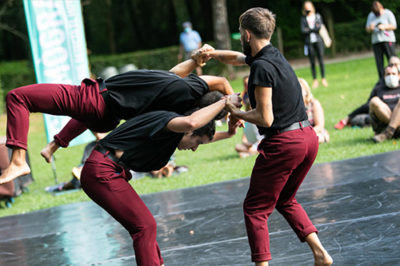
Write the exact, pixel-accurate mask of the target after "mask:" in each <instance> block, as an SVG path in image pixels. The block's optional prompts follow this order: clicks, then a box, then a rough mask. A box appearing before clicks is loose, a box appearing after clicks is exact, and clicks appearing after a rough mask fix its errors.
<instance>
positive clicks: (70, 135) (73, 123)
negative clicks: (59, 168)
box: [40, 118, 87, 163]
mask: <svg viewBox="0 0 400 266" xmlns="http://www.w3.org/2000/svg"><path fill="white" fill-rule="evenodd" d="M86 129H87V126H86V125H85V124H84V123H82V122H79V121H78V120H76V119H73V118H72V119H71V120H69V122H68V123H67V124H66V125H65V126H64V128H63V129H62V130H61V131H60V132H59V133H58V134H57V135H55V136H54V140H53V141H51V142H50V143H48V144H47V145H46V147H44V148H43V149H42V151H41V152H40V155H42V157H43V158H44V159H45V160H46V162H48V163H50V162H51V158H52V156H53V154H54V153H55V152H56V151H57V150H58V148H60V147H63V148H66V147H68V145H69V142H70V141H71V140H73V139H74V138H76V137H77V136H79V135H80V134H82V133H83V132H84V131H85V130H86Z"/></svg>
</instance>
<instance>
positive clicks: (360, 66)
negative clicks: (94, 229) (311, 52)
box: [0, 58, 399, 216]
mask: <svg viewBox="0 0 400 266" xmlns="http://www.w3.org/2000/svg"><path fill="white" fill-rule="evenodd" d="M296 72H297V74H298V76H299V77H303V78H305V79H306V80H307V81H308V82H311V81H312V80H311V74H310V69H309V68H303V69H299V70H297V71H296ZM326 76H327V79H328V82H329V87H328V88H323V87H320V88H318V89H314V90H313V91H312V92H313V94H314V96H315V97H316V98H317V99H319V100H320V102H321V103H322V106H323V107H324V110H325V117H326V128H327V129H328V130H329V133H330V135H331V142H330V143H329V144H323V145H321V146H320V149H319V152H318V156H317V159H316V163H322V162H330V161H335V160H342V159H347V158H354V157H359V156H365V155H371V154H376V153H382V152H388V151H393V150H397V149H398V148H399V144H398V142H397V141H396V140H392V141H387V142H385V143H382V144H374V143H372V141H371V140H370V138H371V137H372V136H373V133H372V130H371V128H363V129H360V128H345V129H344V130H341V131H335V130H334V129H333V126H334V125H335V123H336V122H338V121H339V120H340V119H342V118H344V117H345V116H346V115H347V114H348V113H349V112H351V111H352V110H353V109H354V108H356V107H358V106H359V105H360V104H362V103H364V102H365V101H366V100H367V98H368V96H369V93H370V91H371V89H372V88H373V86H374V84H375V83H376V81H377V73H376V68H375V62H374V61H373V58H368V59H361V60H353V61H349V62H344V63H336V64H331V65H327V66H326ZM231 84H232V86H233V87H234V89H235V91H236V92H240V91H241V90H242V79H241V77H239V78H238V79H236V80H234V81H232V82H231ZM0 125H1V126H0V134H1V135H5V130H6V129H5V128H6V127H5V125H6V119H5V116H4V115H3V116H0ZM225 129H226V127H225V126H223V127H220V128H218V130H225ZM241 134H242V132H241V130H239V133H238V134H237V135H236V136H234V137H233V138H231V139H228V140H224V141H221V142H219V143H213V144H208V145H203V146H201V147H199V149H198V150H197V151H196V152H191V151H185V152H184V151H178V152H177V153H176V163H177V164H178V165H187V166H188V167H189V172H187V173H183V174H181V175H177V176H172V177H170V178H165V179H152V178H143V179H140V180H136V181H131V183H132V185H133V187H134V188H135V189H136V190H137V192H138V193H153V192H158V191H163V190H172V189H178V188H185V187H191V186H198V185H204V184H208V183H213V182H220V181H225V180H231V179H237V178H242V177H247V176H249V175H250V173H251V169H252V166H253V164H254V160H255V157H251V158H245V159H239V158H238V156H237V155H236V152H235V150H234V146H235V144H236V143H239V142H240V140H241ZM45 139H46V138H45V133H44V126H43V119H42V115H41V114H32V115H31V123H30V132H29V155H30V159H31V165H32V171H33V176H34V178H35V182H34V183H33V184H31V185H30V186H29V192H28V193H24V194H23V196H21V197H18V198H16V201H15V203H14V204H13V207H12V208H10V209H5V208H0V216H6V215H12V214H18V213H25V212H29V211H33V210H38V209H43V208H49V207H53V206H57V205H61V204H68V203H73V202H80V201H87V200H88V197H87V196H86V195H85V194H84V193H83V192H82V191H79V192H74V193H69V194H64V195H60V196H52V195H51V194H48V193H46V192H45V191H44V189H45V187H46V186H50V185H53V184H54V177H53V172H52V168H51V166H50V165H49V164H47V163H45V161H44V160H43V159H42V158H41V157H40V155H39V152H40V150H41V149H42V147H43V146H44V145H45V144H46V143H45V141H46V140H45ZM83 149H84V146H83V145H80V146H75V147H71V148H68V149H62V150H60V151H58V152H57V153H56V166H57V176H58V180H59V181H60V182H61V181H68V180H70V178H71V168H72V167H73V166H76V165H78V164H79V162H80V160H81V156H82V151H83ZM321 178H323V177H321Z"/></svg>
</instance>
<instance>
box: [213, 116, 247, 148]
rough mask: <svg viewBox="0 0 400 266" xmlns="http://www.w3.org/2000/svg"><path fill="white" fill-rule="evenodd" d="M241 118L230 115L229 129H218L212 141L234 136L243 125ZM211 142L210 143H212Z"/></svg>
mask: <svg viewBox="0 0 400 266" xmlns="http://www.w3.org/2000/svg"><path fill="white" fill-rule="evenodd" d="M241 124H242V123H241V121H240V120H236V119H234V118H232V117H230V119H229V122H228V130H227V131H218V132H215V134H214V137H213V139H212V140H211V142H215V141H219V140H223V139H227V138H230V137H232V136H233V135H235V134H236V132H237V128H238V127H239V126H240V125H241ZM211 142H210V143H211Z"/></svg>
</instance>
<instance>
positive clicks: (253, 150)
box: [235, 75, 263, 158]
mask: <svg viewBox="0 0 400 266" xmlns="http://www.w3.org/2000/svg"><path fill="white" fill-rule="evenodd" d="M248 81H249V76H248V75H247V76H244V77H243V92H242V99H243V106H244V108H245V111H246V112H248V111H250V110H251V105H250V100H249V94H248V92H247V89H248ZM262 139H263V136H262V135H260V133H259V132H258V128H257V126H256V125H255V124H253V123H250V122H247V121H246V122H244V128H243V135H242V143H238V144H236V146H235V150H236V152H237V153H238V154H239V157H240V158H245V157H248V156H252V155H257V154H258V151H257V147H258V144H259V143H260V141H261V140H262Z"/></svg>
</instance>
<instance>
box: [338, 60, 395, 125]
mask: <svg viewBox="0 0 400 266" xmlns="http://www.w3.org/2000/svg"><path fill="white" fill-rule="evenodd" d="M389 65H393V66H395V67H396V68H397V69H398V71H399V78H400V58H398V57H397V56H392V57H390V59H389ZM384 82H385V81H384V80H383V79H380V80H379V81H378V82H377V83H376V84H375V86H374V89H373V90H372V91H371V93H370V96H369V98H368V100H367V102H366V103H364V104H363V105H360V106H359V107H357V108H356V109H354V110H353V111H352V112H351V113H350V114H349V115H348V116H347V117H345V118H343V119H341V120H340V121H339V122H338V123H336V125H335V129H338V130H341V129H343V128H344V127H346V126H359V127H365V126H370V124H371V118H370V116H369V101H370V100H371V98H372V97H374V93H375V87H377V86H381V85H382V84H384Z"/></svg>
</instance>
